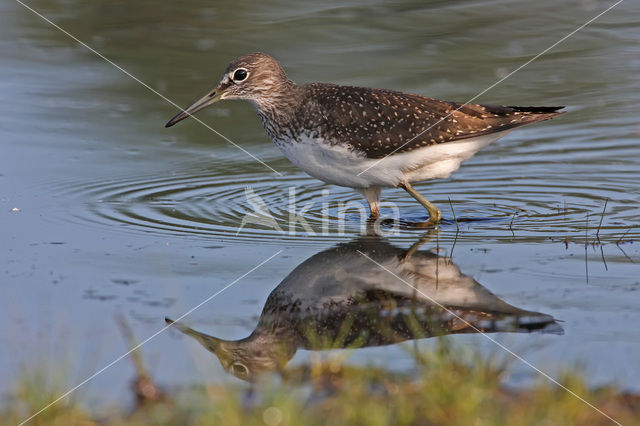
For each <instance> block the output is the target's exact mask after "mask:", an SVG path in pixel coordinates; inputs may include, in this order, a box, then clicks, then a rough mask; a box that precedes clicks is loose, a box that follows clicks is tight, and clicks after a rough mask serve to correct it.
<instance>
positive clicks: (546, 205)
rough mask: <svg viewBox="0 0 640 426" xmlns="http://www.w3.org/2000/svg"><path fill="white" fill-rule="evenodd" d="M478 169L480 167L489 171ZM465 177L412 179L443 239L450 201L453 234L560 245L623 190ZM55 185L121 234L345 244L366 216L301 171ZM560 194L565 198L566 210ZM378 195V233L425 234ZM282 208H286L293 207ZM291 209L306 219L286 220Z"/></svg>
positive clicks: (357, 198)
mask: <svg viewBox="0 0 640 426" xmlns="http://www.w3.org/2000/svg"><path fill="white" fill-rule="evenodd" d="M490 168H491V167H489V169H490ZM480 169H481V171H482V170H484V171H485V172H486V169H487V168H485V167H482V168H480ZM465 175H466V178H465V179H452V180H447V181H440V182H437V183H436V184H431V185H429V184H424V185H419V187H420V190H421V192H423V193H424V194H425V195H427V197H428V198H430V199H432V201H434V202H435V203H436V204H437V205H439V206H440V208H441V209H442V211H443V215H444V217H445V221H444V222H443V224H442V225H441V226H440V230H441V232H440V233H439V234H440V235H439V237H440V239H441V241H442V242H443V243H446V242H447V241H452V240H453V239H454V238H456V225H455V223H454V221H453V214H452V211H451V206H453V209H454V210H455V214H456V218H457V220H458V222H459V226H460V233H459V234H458V235H457V238H458V239H459V240H460V239H475V240H478V241H480V240H484V241H487V240H493V241H504V242H513V241H514V239H518V240H519V241H523V240H524V241H526V240H531V241H540V240H541V238H542V239H548V238H551V239H557V240H562V241H564V240H565V238H567V237H568V238H569V240H570V241H573V242H579V243H584V227H585V219H586V215H587V213H588V212H589V213H590V215H591V220H590V228H592V229H594V228H596V227H597V225H598V222H599V219H600V214H601V211H602V207H603V206H604V198H605V197H609V198H612V199H621V198H622V199H624V197H623V196H621V193H623V192H624V191H625V188H626V185H627V184H628V182H621V183H620V185H618V186H616V185H614V184H613V183H612V182H609V184H608V185H607V187H608V189H607V191H605V192H606V193H603V190H602V189H601V188H598V187H597V185H595V184H594V185H593V186H591V187H590V186H588V185H585V183H584V181H578V180H576V181H575V182H572V181H570V180H567V179H566V178H565V179H564V181H562V182H560V183H551V182H548V181H547V182H542V183H541V182H540V181H538V180H536V179H535V178H522V177H520V176H504V175H502V176H501V179H500V180H497V179H491V178H488V177H487V176H475V177H474V176H473V170H471V173H466V174H465ZM469 175H470V176H471V177H469ZM55 190H56V191H59V192H64V193H66V194H67V195H69V196H71V198H72V199H77V200H79V201H80V204H81V206H82V208H80V209H79V208H78V205H77V204H75V203H74V204H75V205H74V208H73V211H72V213H67V214H66V215H65V219H66V220H73V221H74V222H77V221H80V222H85V223H87V224H91V225H93V226H101V227H107V228H109V229H111V230H119V231H124V232H138V233H153V234H157V235H165V236H181V237H191V238H203V239H216V240H224V241H228V242H238V243H256V242H259V243H261V244H267V243H282V242H285V243H287V244H303V245H309V244H326V243H327V242H335V241H337V240H341V239H345V240H347V239H350V238H352V237H353V235H354V234H357V233H360V232H363V231H364V230H365V228H364V226H365V222H366V221H365V220H363V217H362V216H361V214H363V215H365V216H364V217H366V213H367V212H368V209H367V208H366V203H365V202H364V199H363V198H362V197H361V195H360V194H358V193H356V192H355V191H353V190H351V189H349V188H341V187H337V186H332V185H325V184H323V183H322V182H320V181H318V180H316V179H313V178H310V177H306V176H302V175H285V176H282V177H277V178H274V177H273V176H272V175H265V174H264V173H255V174H236V175H221V174H215V173H212V172H210V171H207V172H202V173H195V174H194V173H193V172H191V173H184V174H176V175H162V176H159V175H152V176H143V177H131V178H124V179H120V180H107V181H100V182H96V183H91V184H87V183H86V182H85V183H79V182H75V183H72V184H66V185H60V186H58V187H57V188H56V189H55ZM290 191H293V192H294V194H293V198H292V193H291V192H290ZM594 194H595V196H594ZM598 195H602V196H603V197H602V198H599V197H598ZM449 198H450V199H451V205H450V204H449ZM558 200H564V201H566V203H567V204H566V208H565V205H564V203H563V204H558ZM383 201H384V202H387V203H389V204H392V205H395V206H397V209H398V210H397V211H399V212H400V213H399V214H400V218H401V219H400V222H399V226H398V227H394V226H393V224H394V223H395V222H394V221H392V220H386V221H384V222H383V224H384V225H383V230H385V231H386V232H387V233H392V234H391V236H392V238H394V239H407V240H413V239H415V237H416V234H417V233H424V232H425V231H426V230H425V228H424V227H423V226H421V225H419V223H420V222H421V221H423V220H426V217H427V215H426V212H425V211H423V209H422V207H421V206H419V205H418V204H417V203H416V202H415V201H413V199H411V198H410V197H409V196H408V195H407V194H405V193H404V192H403V191H400V190H394V189H388V190H386V191H384V192H383ZM290 206H294V209H293V210H294V211H293V212H291V213H290ZM607 211H608V212H607V215H606V217H605V221H604V224H603V227H602V230H601V233H600V238H601V239H602V240H603V241H606V240H607V239H609V241H617V239H618V238H619V237H620V236H621V235H622V234H623V233H624V232H625V231H627V230H628V229H629V223H630V220H632V219H633V217H634V213H633V212H632V211H631V210H630V209H629V207H628V206H627V205H625V203H620V202H616V203H614V202H611V201H610V202H609V204H608V207H607ZM260 212H267V213H268V214H267V215H260ZM296 212H297V213H298V214H300V215H301V217H302V218H303V219H304V220H302V219H299V220H298V221H295V220H294V221H290V219H291V216H295V213H296ZM382 213H383V215H385V216H387V217H394V215H395V214H396V210H394V209H393V208H391V207H389V206H388V205H387V207H386V208H385V205H384V203H383V209H382ZM243 219H244V220H245V221H244V223H243ZM290 223H291V225H290ZM637 234H638V233H637V232H636V229H632V230H631V232H628V233H627V236H626V238H627V239H631V238H637V237H638V235H637Z"/></svg>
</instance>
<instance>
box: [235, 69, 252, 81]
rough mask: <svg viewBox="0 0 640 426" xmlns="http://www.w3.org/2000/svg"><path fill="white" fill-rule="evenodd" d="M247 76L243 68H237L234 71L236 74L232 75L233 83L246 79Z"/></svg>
mask: <svg viewBox="0 0 640 426" xmlns="http://www.w3.org/2000/svg"><path fill="white" fill-rule="evenodd" d="M247 75H249V74H248V73H247V70H245V69H244V68H239V69H237V70H236V72H234V73H233V81H242V80H244V79H245V78H247Z"/></svg>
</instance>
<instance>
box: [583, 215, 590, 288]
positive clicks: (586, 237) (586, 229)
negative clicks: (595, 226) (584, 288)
mask: <svg viewBox="0 0 640 426" xmlns="http://www.w3.org/2000/svg"><path fill="white" fill-rule="evenodd" d="M588 246H589V212H587V218H586V220H585V227H584V272H585V276H586V278H587V284H589V262H588V260H587V258H588V256H587V247H588Z"/></svg>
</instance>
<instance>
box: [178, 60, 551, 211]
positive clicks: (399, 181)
mask: <svg viewBox="0 0 640 426" xmlns="http://www.w3.org/2000/svg"><path fill="white" fill-rule="evenodd" d="M223 99H242V100H246V101H249V103H251V105H253V107H254V108H255V110H256V112H257V113H258V117H259V118H260V121H261V122H262V125H263V126H264V128H265V130H266V132H267V134H268V135H269V136H270V137H271V139H272V140H273V142H274V143H275V144H276V145H277V146H278V148H280V150H281V151H282V152H283V153H284V155H285V156H286V157H287V158H289V160H291V162H292V163H294V164H295V165H296V166H298V167H299V168H301V169H302V170H304V171H305V172H306V173H308V174H309V175H311V176H313V177H315V178H318V179H320V180H322V181H324V182H327V183H331V184H334V185H339V186H346V187H350V188H354V189H356V190H357V191H359V192H361V193H362V194H363V195H364V196H365V198H366V199H367V202H368V203H369V209H370V211H371V216H372V217H377V216H378V213H379V199H380V192H381V189H382V188H393V187H399V188H402V189H404V190H406V191H407V192H408V193H409V194H410V195H411V196H412V197H413V198H415V199H416V200H417V201H418V202H419V203H420V204H422V205H423V206H424V207H425V208H426V209H427V211H428V212H429V221H431V222H438V221H440V219H441V218H442V214H441V212H440V210H439V209H438V208H437V207H436V206H435V205H433V204H432V203H431V202H430V201H428V200H427V199H426V198H425V197H423V196H422V195H421V194H420V193H418V192H417V191H416V190H415V189H414V188H413V186H411V184H412V183H413V182H421V181H426V180H431V179H444V178H447V177H449V176H450V175H451V173H453V172H454V171H456V170H457V169H458V168H459V167H460V163H461V162H463V161H465V160H468V159H469V158H471V157H472V156H473V155H474V154H475V153H476V152H477V151H478V150H479V149H480V148H483V147H485V146H487V145H488V144H490V143H491V142H494V141H496V140H498V139H499V138H501V137H503V136H505V135H506V134H507V133H509V132H510V131H511V130H512V129H514V128H516V127H520V126H523V125H526V124H531V123H536V122H538V121H543V120H548V119H550V118H552V117H555V116H556V115H558V114H562V112H561V111H558V110H560V109H561V108H563V107H532V106H529V107H518V106H495V105H479V104H468V103H467V104H460V103H456V102H446V101H441V100H438V99H433V98H427V97H424V96H420V95H414V94H410V93H403V92H397V91H393V90H384V89H371V88H364V87H352V86H340V85H336V84H329V83H309V84H303V85H298V84H296V83H294V82H293V81H291V80H290V79H289V78H288V77H287V74H286V73H285V72H284V70H283V69H282V67H281V66H280V64H279V63H278V61H276V60H275V59H274V58H272V57H271V56H269V55H266V54H264V53H251V54H249V55H246V56H243V57H241V58H238V59H236V60H234V61H233V62H231V64H229V66H228V67H227V69H226V70H225V72H224V74H223V76H222V79H221V80H220V82H219V83H218V85H217V87H216V88H215V89H213V90H212V91H210V92H209V93H207V94H206V95H205V96H204V97H202V98H200V99H199V100H197V101H196V102H195V103H194V104H193V105H191V106H190V107H188V108H187V109H185V110H184V111H182V112H180V113H179V114H178V115H176V116H175V117H173V118H172V119H171V120H169V122H168V123H167V124H166V127H170V126H172V125H174V124H176V123H177V122H178V121H180V120H183V119H184V118H187V117H189V116H190V115H192V114H194V113H196V112H197V111H200V110H201V109H203V108H205V107H207V106H209V105H212V104H214V103H216V102H218V101H220V100H223Z"/></svg>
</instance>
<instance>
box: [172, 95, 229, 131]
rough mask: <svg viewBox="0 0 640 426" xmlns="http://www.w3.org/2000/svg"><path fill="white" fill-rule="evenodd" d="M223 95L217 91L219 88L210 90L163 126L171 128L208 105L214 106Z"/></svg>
mask: <svg viewBox="0 0 640 426" xmlns="http://www.w3.org/2000/svg"><path fill="white" fill-rule="evenodd" d="M223 93H224V92H223V91H222V90H219V88H218V87H216V88H215V89H214V90H212V91H211V92H209V93H207V94H206V95H204V96H203V97H201V98H200V99H198V100H197V101H195V102H194V103H193V104H192V105H191V106H190V107H188V108H187V109H185V110H183V111H181V112H180V113H179V114H177V115H176V116H175V117H173V118H172V119H171V120H169V121H168V122H167V124H165V125H164V127H171V126H173V125H174V124H176V123H177V122H178V121H182V120H184V119H185V118H187V117H189V116H191V115H193V114H195V113H196V112H198V111H200V110H201V109H203V108H206V107H208V106H209V105H213V104H215V103H216V102H218V101H220V100H221V98H222V94H223Z"/></svg>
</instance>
